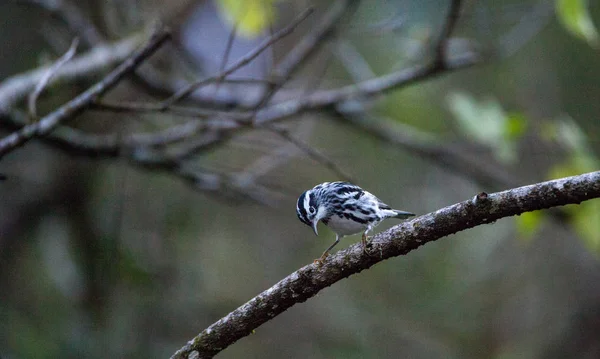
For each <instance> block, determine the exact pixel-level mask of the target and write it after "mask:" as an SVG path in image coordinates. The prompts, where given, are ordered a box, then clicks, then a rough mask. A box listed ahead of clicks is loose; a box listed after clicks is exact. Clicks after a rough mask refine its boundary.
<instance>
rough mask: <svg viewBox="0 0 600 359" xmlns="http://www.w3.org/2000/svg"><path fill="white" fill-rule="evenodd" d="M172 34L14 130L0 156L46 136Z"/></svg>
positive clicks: (162, 35) (154, 39) (155, 37)
mask: <svg viewBox="0 0 600 359" xmlns="http://www.w3.org/2000/svg"><path fill="white" fill-rule="evenodd" d="M169 36H170V33H169V32H167V31H159V32H157V33H155V34H154V35H153V36H152V38H151V39H150V40H149V41H148V42H147V43H146V44H145V45H144V46H143V47H142V48H140V49H139V50H138V51H136V52H135V53H134V54H132V55H131V57H129V58H128V59H127V60H125V61H124V62H123V63H122V64H121V65H119V66H118V67H117V68H116V69H115V70H113V71H112V72H110V73H109V74H108V75H106V76H105V77H104V78H103V79H102V81H100V82H98V83H97V84H95V85H94V86H92V87H91V88H89V89H88V90H87V91H85V92H84V93H82V94H81V95H79V96H77V97H76V98H74V99H73V100H71V101H69V102H68V103H67V104H65V105H63V106H61V107H60V108H59V109H57V110H56V111H54V112H52V113H50V114H49V115H47V116H45V117H44V118H42V119H40V120H39V121H38V122H36V123H33V124H30V125H27V126H25V127H23V128H22V129H20V130H19V131H17V132H14V133H12V134H10V135H8V136H6V137H5V138H3V139H1V140H0V158H2V157H3V156H4V155H6V154H7V153H9V152H10V151H12V150H14V149H16V148H18V147H20V146H22V145H23V144H25V143H26V142H27V141H29V140H30V139H32V138H33V137H35V136H43V135H46V134H48V133H49V132H50V131H52V130H53V129H54V128H56V126H58V125H60V124H61V122H63V121H65V120H67V119H70V118H72V117H74V116H76V115H77V114H79V113H80V112H81V111H83V110H84V109H85V108H86V107H88V106H89V105H90V104H91V103H92V102H93V101H95V100H96V99H97V98H99V97H100V96H102V95H103V94H104V93H106V92H107V91H109V90H110V89H112V88H113V87H114V86H115V85H116V84H117V83H119V81H120V80H121V79H122V78H123V77H124V76H125V75H127V74H128V73H130V72H131V71H133V70H134V69H135V68H136V67H137V66H139V65H140V64H141V63H142V62H143V61H144V60H145V59H146V58H148V57H149V56H150V55H152V54H153V53H154V52H155V51H156V50H157V49H158V48H159V47H160V46H161V45H162V44H163V43H164V42H165V41H166V40H167V39H168V38H169Z"/></svg>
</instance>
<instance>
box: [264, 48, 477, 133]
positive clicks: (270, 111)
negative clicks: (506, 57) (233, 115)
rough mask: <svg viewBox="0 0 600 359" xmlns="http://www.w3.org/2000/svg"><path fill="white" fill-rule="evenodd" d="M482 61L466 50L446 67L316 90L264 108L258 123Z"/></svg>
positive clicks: (366, 96) (379, 92)
mask: <svg viewBox="0 0 600 359" xmlns="http://www.w3.org/2000/svg"><path fill="white" fill-rule="evenodd" d="M479 62H480V60H479V57H478V56H477V55H476V54H473V53H465V54H463V55H461V56H459V57H455V58H452V59H449V60H447V61H446V64H445V66H444V67H432V66H420V65H417V66H414V67H411V68H407V69H404V70H401V71H397V72H393V73H391V74H387V75H384V76H380V77H377V78H374V79H371V80H367V81H363V82H360V83H358V84H355V85H349V86H344V87H341V88H337V89H332V90H321V91H316V92H313V93H312V94H310V95H307V96H303V97H300V98H296V99H293V100H288V101H282V102H279V103H277V104H274V105H272V106H269V107H267V108H265V109H264V110H262V111H260V112H259V113H258V114H257V115H256V124H259V125H260V124H264V123H268V122H274V121H280V120H283V119H285V118H287V117H290V116H297V115H299V114H302V113H304V112H306V111H316V110H322V109H327V108H333V107H335V106H338V105H343V104H344V102H346V101H349V100H353V99H369V98H372V97H374V96H379V95H383V94H385V93H386V92H389V91H392V90H398V89H400V88H402V87H405V86H409V85H412V84H414V83H417V82H420V81H423V80H426V79H429V78H433V77H435V76H439V75H441V74H444V73H448V72H451V71H455V70H460V69H464V68H468V67H472V66H474V65H476V64H478V63H479Z"/></svg>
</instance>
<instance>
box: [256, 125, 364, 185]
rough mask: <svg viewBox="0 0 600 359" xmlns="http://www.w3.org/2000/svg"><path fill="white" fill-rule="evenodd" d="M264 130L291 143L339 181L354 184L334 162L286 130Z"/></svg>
mask: <svg viewBox="0 0 600 359" xmlns="http://www.w3.org/2000/svg"><path fill="white" fill-rule="evenodd" d="M266 128H267V129H269V130H270V131H273V132H274V133H276V134H278V135H279V136H281V137H283V138H284V139H285V140H286V141H288V142H290V143H292V144H293V145H294V146H296V147H297V148H298V149H300V150H301V151H302V152H304V153H305V154H306V155H308V157H310V158H312V159H313V160H315V161H316V162H317V163H319V164H321V165H323V166H324V167H325V168H327V169H329V170H330V171H331V172H333V173H335V174H336V175H337V176H338V177H339V178H340V179H343V180H345V181H349V182H354V180H353V179H352V177H351V176H350V175H349V174H347V173H346V172H345V171H344V170H342V169H341V168H340V166H338V165H337V164H336V163H335V161H332V160H331V159H330V158H328V157H327V156H325V155H324V154H322V153H321V152H319V151H318V150H316V149H314V148H312V147H310V146H309V145H308V144H306V143H304V142H302V141H301V140H299V139H297V138H296V137H294V136H292V135H291V134H290V132H289V131H288V130H287V129H281V128H278V127H277V126H267V127H266Z"/></svg>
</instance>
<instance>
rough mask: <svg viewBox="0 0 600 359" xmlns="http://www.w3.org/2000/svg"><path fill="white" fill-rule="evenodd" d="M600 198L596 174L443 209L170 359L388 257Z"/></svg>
mask: <svg viewBox="0 0 600 359" xmlns="http://www.w3.org/2000/svg"><path fill="white" fill-rule="evenodd" d="M599 197H600V171H596V172H591V173H587V174H582V175H579V176H573V177H567V178H562V179H558V180H553V181H547V182H542V183H537V184H533V185H529V186H524V187H519V188H514V189H511V190H507V191H503V192H497V193H492V194H486V193H483V192H482V193H480V194H478V195H476V196H474V198H472V199H470V200H467V201H464V202H460V203H457V204H454V205H452V206H449V207H445V208H442V209H440V210H438V211H436V212H432V213H429V214H426V215H423V216H420V217H417V218H415V219H413V220H411V221H407V222H404V223H402V224H399V225H397V226H394V227H392V228H390V229H388V230H387V231H384V232H381V233H379V234H377V235H376V236H374V237H373V241H372V242H371V244H372V248H371V251H372V253H374V254H371V255H366V254H364V253H363V250H362V247H361V245H360V243H358V244H355V245H352V246H350V247H349V248H348V249H345V250H341V251H339V252H337V253H336V254H334V255H331V256H330V257H328V258H327V260H326V261H325V263H324V264H323V265H322V266H317V265H315V264H309V265H307V266H304V267H302V268H301V269H299V270H298V271H296V272H294V273H292V274H290V275H289V276H287V277H286V278H284V279H282V280H281V281H280V282H279V283H277V284H275V285H274V286H272V287H271V288H269V289H267V290H266V291H264V292H262V293H261V294H259V295H258V296H256V297H254V298H252V299H251V300H250V301H248V302H247V303H245V304H244V305H242V306H241V307H239V308H237V309H236V310H234V311H233V312H231V313H229V314H228V315H227V316H225V317H223V318H221V319H220V320H219V321H217V322H215V323H214V324H212V325H211V326H209V327H208V328H207V329H205V330H204V331H203V332H201V333H200V334H198V335H197V336H196V337H195V338H193V339H192V340H190V341H189V342H188V343H187V344H186V345H185V346H184V347H182V348H181V349H179V350H178V351H177V352H176V353H175V354H173V356H172V357H171V358H172V359H177V358H211V357H213V356H214V355H216V354H217V353H219V352H220V351H222V350H223V349H225V348H227V347H228V346H229V345H231V344H233V343H235V342H236V341H237V340H239V339H241V338H243V337H245V336H246V335H248V334H250V333H252V331H253V330H254V329H256V328H258V327H259V326H260V325H261V324H263V323H265V322H267V321H269V320H271V319H272V318H274V317H276V316H277V315H279V314H281V313H282V312H284V311H285V310H287V309H288V308H290V307H292V306H293V305H295V304H297V303H302V302H304V301H306V300H308V299H309V298H311V297H313V296H314V295H316V294H317V293H318V292H320V291H321V290H322V289H324V288H327V287H329V286H331V285H333V284H334V283H336V282H338V281H340V280H342V279H344V278H347V277H349V276H351V275H352V274H356V273H359V272H361V271H363V270H365V269H368V268H370V267H372V266H373V265H375V264H377V263H379V262H381V261H383V260H385V259H388V258H392V257H397V256H400V255H404V254H407V253H409V252H410V251H412V250H414V249H417V248H418V247H420V246H422V245H424V244H425V243H428V242H432V241H435V240H438V239H440V238H442V237H445V236H449V235H451V234H454V233H456V232H460V231H463V230H465V229H469V228H473V227H476V226H479V225H482V224H487V223H493V222H495V221H497V220H498V219H500V218H504V217H510V216H514V215H520V214H522V213H525V212H531V211H536V210H540V209H546V208H551V207H556V206H563V205H567V204H579V203H581V202H583V201H586V200H589V199H593V198H599Z"/></svg>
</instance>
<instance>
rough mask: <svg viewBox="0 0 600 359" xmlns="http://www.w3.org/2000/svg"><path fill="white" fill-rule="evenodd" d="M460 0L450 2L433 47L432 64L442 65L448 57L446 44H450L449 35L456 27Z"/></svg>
mask: <svg viewBox="0 0 600 359" xmlns="http://www.w3.org/2000/svg"><path fill="white" fill-rule="evenodd" d="M460 9H461V0H452V1H451V2H450V9H449V10H448V15H447V16H446V22H445V23H444V26H443V27H442V31H441V32H440V35H439V36H440V37H439V40H438V42H437V44H436V47H435V63H434V66H440V67H443V66H444V63H445V61H446V59H447V58H448V46H449V44H450V36H452V32H453V31H454V28H455V27H456V23H457V22H458V18H459V15H460Z"/></svg>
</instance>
